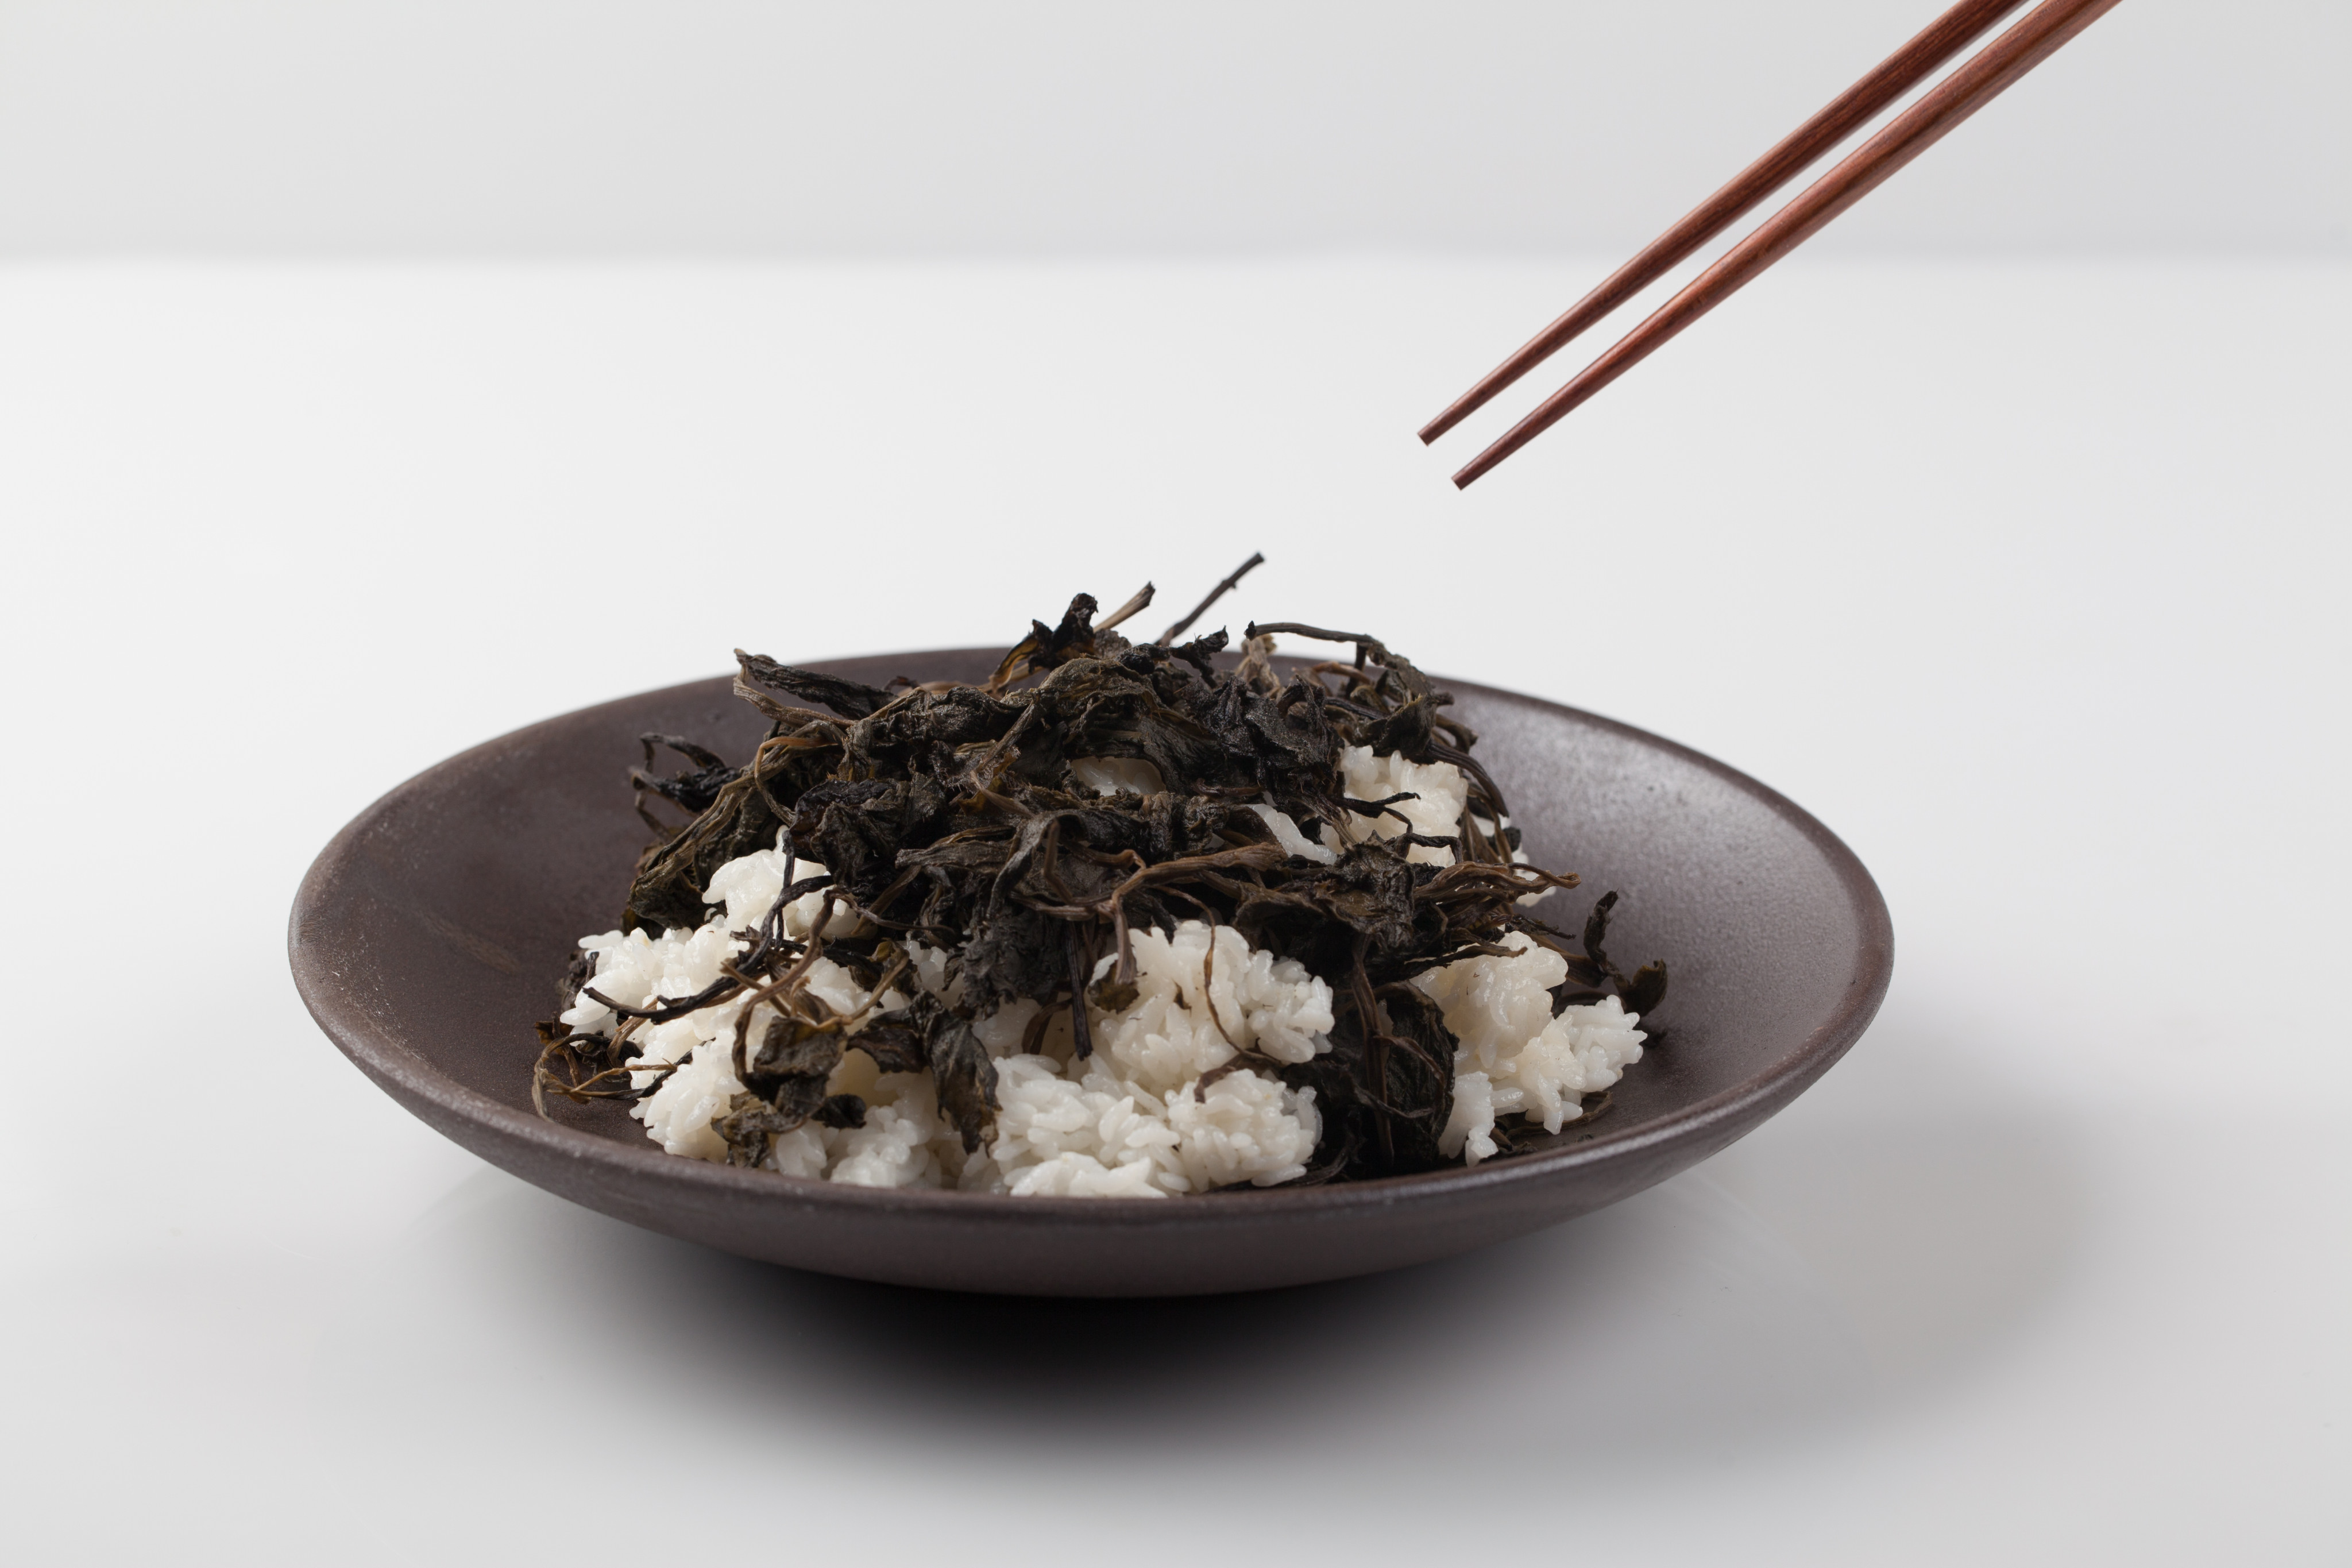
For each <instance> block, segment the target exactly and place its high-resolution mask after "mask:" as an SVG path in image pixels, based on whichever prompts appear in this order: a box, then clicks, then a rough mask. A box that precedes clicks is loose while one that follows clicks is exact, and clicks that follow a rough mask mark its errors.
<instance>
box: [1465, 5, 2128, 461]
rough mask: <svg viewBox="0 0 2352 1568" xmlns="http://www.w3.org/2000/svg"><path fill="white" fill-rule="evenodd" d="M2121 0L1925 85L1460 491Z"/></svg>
mask: <svg viewBox="0 0 2352 1568" xmlns="http://www.w3.org/2000/svg"><path fill="white" fill-rule="evenodd" d="M2121 3H2122V0H2042V5H2039V6H2037V7H2036V8H2035V9H2034V10H2033V11H2032V12H2030V13H2029V14H2028V15H2027V16H2025V18H2024V19H2023V20H2022V21H2021V22H2019V23H2018V24H2017V25H2016V26H2013V27H2011V28H2010V29H2009V30H2008V31H2007V32H2005V33H2003V34H2001V35H2000V37H1997V38H1995V39H1994V40H1993V41H1992V42H1991V43H1990V44H1988V45H1986V46H1985V47H1984V48H1983V49H1982V50H1981V51H1979V53H1978V54H1977V55H1976V57H1975V58H1972V59H1970V60H1969V61H1968V62H1967V63H1966V64H1965V65H1963V66H1961V67H1960V68H1958V70H1955V71H1954V72H1953V73H1952V74H1951V75H1950V76H1948V77H1947V78H1945V79H1944V80H1942V81H1940V82H1938V83H1937V85H1936V86H1935V87H1934V88H1932V89H1929V90H1928V92H1927V94H1926V96H1924V97H1922V98H1921V99H1920V100H1919V101H1918V102H1916V103H1915V104H1913V105H1912V106H1911V107H1910V108H1909V109H1906V110H1904V111H1903V112H1902V113H1901V114H1899V115H1897V116H1895V119H1894V120H1892V121H1889V122H1888V123H1887V125H1886V127H1885V129H1884V130H1882V131H1880V132H1878V133H1877V134H1876V135H1874V136H1873V137H1872V138H1871V139H1870V140H1869V141H1867V142H1864V143H1863V144H1862V145H1861V146H1860V147H1857V148H1855V149H1854V150H1853V153H1849V154H1848V155H1847V156H1846V157H1845V158H1844V159H1843V160H1841V161H1840V162H1839V163H1837V164H1836V165H1835V166H1834V167H1833V168H1832V169H1831V170H1830V171H1829V173H1827V174H1823V175H1822V177H1821V178H1820V179H1818V180H1816V181H1814V182H1813V183H1812V184H1811V185H1808V186H1807V187H1806V188H1805V189H1804V190H1803V191H1801V192H1800V193H1799V194H1798V195H1797V197H1796V199H1795V200H1793V201H1791V202H1790V204H1789V205H1787V206H1785V207H1782V208H1781V209H1780V211H1779V212H1777V213H1775V214H1773V215H1772V216H1770V217H1769V218H1767V219H1766V220H1765V221H1764V223H1763V224H1762V225H1761V226H1759V227H1758V228H1757V230H1756V231H1755V232H1754V233H1753V234H1750V235H1749V236H1748V237H1747V238H1745V239H1743V240H1741V241H1740V242H1739V243H1738V245H1736V246H1734V247H1732V248H1731V249H1730V250H1728V251H1727V252H1726V253H1725V254H1724V256H1723V257H1722V258H1721V259H1720V260H1718V261H1717V262H1716V263H1715V265H1713V266H1712V267H1709V268H1707V269H1706V271H1705V272H1702V273H1701V274H1699V276H1698V277H1697V278H1696V279H1693V280H1692V281H1691V282H1690V284H1689V285H1688V286H1687V287H1685V289H1683V290H1682V292H1681V293H1679V294H1676V295H1675V297H1674V298H1673V299H1671V300H1667V301H1666V302H1665V303H1664V305H1662V306H1660V307H1659V308H1658V309H1657V310H1656V311H1654V313H1652V315H1651V316H1650V317H1649V319H1648V320H1646V321H1643V323H1642V324H1641V325H1640V326H1638V327H1636V328H1634V329H1633V331H1631V332H1629V333H1627V334H1626V335H1625V337H1624V339H1623V340H1622V342H1619V343H1618V344H1617V345H1616V346H1615V347H1614V348H1612V349H1611V350H1609V352H1608V353H1604V354H1602V355H1601V357H1600V358H1599V359H1596V360H1594V361H1593V362H1592V363H1591V364H1590V365H1587V366H1586V367H1585V368H1584V369H1583V371H1581V372H1580V373H1579V374H1578V375H1577V377H1576V379H1575V380H1573V381H1571V382H1570V383H1569V384H1567V385H1566V386H1563V387H1561V388H1560V389H1559V391H1558V392H1555V393H1553V394H1552V395H1550V396H1549V397H1548V398H1546V399H1545V400H1544V401H1543V402H1542V403H1541V404H1540V405H1538V406H1537V408H1536V410H1535V412H1533V413H1532V414H1529V415H1528V416H1527V417H1526V418H1524V419H1522V420H1520V421H1519V422H1518V423H1517V425H1514V426H1511V428H1510V429H1509V430H1507V431H1506V432H1505V433H1504V434H1503V436H1502V437H1501V438H1500V439H1498V440H1497V441H1496V442H1495V444H1494V445H1493V446H1491V447H1487V448H1486V450H1485V451H1483V452H1481V453H1479V454H1478V456H1477V457H1475V458H1472V459H1471V460H1470V462H1469V463H1467V464H1466V465H1465V466H1464V467H1463V468H1462V470H1461V471H1460V472H1459V473H1457V474H1455V475H1454V485H1455V487H1456V488H1465V487H1467V486H1468V485H1469V484H1470V483H1471V482H1472V481H1473V480H1475V479H1477V478H1478V477H1479V476H1480V475H1482V474H1485V473H1486V472H1487V471H1488V470H1490V469H1491V468H1494V467H1495V465H1496V464H1497V463H1499V462H1501V461H1502V460H1503V459H1504V458H1507V457H1509V456H1510V455H1511V454H1512V453H1514V452H1516V451H1517V450H1518V449H1519V448H1520V447H1524V446H1526V445H1527V444H1528V442H1529V441H1532V440H1534V439H1535V438H1536V437H1538V436H1539V435H1541V434H1543V432H1544V431H1546V430H1548V429H1549V428H1551V426H1553V425H1554V424H1556V423H1558V422H1559V419H1560V418H1561V417H1562V416H1565V415H1566V414H1567V413H1568V412H1569V411H1570V409H1573V408H1575V407H1576V406H1577V405H1580V404H1581V403H1583V402H1584V401H1585V400H1586V399H1588V398H1590V397H1591V395H1593V394H1594V393H1596V392H1599V391H1600V390H1601V388H1602V387H1604V386H1606V385H1608V384H1610V383H1611V382H1612V381H1614V380H1616V379H1617V378H1618V377H1619V376H1621V375H1622V374H1625V372H1627V371H1628V370H1631V369H1632V368H1633V366H1634V365H1636V364H1638V363H1641V362H1642V361H1643V360H1644V359H1646V358H1648V357H1649V356H1650V355H1651V354H1652V353H1655V352H1657V350H1658V349H1659V348H1661V347H1663V346H1664V343H1665V342H1666V341H1667V340H1668V339H1670V338H1672V337H1674V336H1675V334H1676V333H1678V332H1680V331H1682V330H1683V329H1684V328H1685V327H1687V326H1689V325H1690V324H1691V323H1692V322H1693V321H1697V320H1698V319H1699V318H1700V317H1701V316H1704V315H1705V314H1706V313H1707V312H1708V311H1709V310H1713V309H1715V307H1716V306H1717V305H1719V304H1721V303H1722V302H1723V301H1724V300H1727V299H1728V298H1730V297H1731V295H1732V294H1734V293H1736V292H1737V291H1738V289H1741V288H1742V287H1744V286H1745V285H1746V284H1747V283H1748V282H1749V281H1750V280H1751V279H1754V278H1755V277H1756V276H1757V274H1759V273H1760V272H1762V271H1763V270H1764V269H1765V268H1768V267H1769V266H1771V265H1772V264H1773V263H1774V262H1776V261H1778V260H1780V258H1782V257H1784V256H1786V255H1788V254H1789V252H1790V251H1791V250H1794V249H1795V248H1796V247H1798V246H1800V245H1802V244H1803V243H1804V242H1805V241H1806V240H1808V239H1810V238H1811V237H1813V236H1814V235H1816V234H1818V233H1820V232H1821V230H1822V228H1823V227H1825V226H1828V224H1829V223H1830V222H1831V221H1832V219H1834V218H1836V217H1837V216H1839V215H1840V214H1841V213H1843V212H1844V211H1845V210H1846V209H1847V208H1848V207H1851V206H1852V205H1854V203H1856V202H1858V201H1860V200H1861V199H1862V198H1863V197H1864V196H1866V195H1869V194H1870V193H1871V192H1872V191H1874V190H1876V189H1877V188H1878V187H1879V186H1880V185H1881V184H1884V183H1885V181H1886V180H1887V179H1889V178H1890V177H1892V176H1893V175H1894V174H1895V172H1896V171H1897V170H1899V169H1901V168H1902V167H1903V166H1904V165H1905V164H1906V163H1910V162H1911V160H1912V159H1914V158H1916V157H1917V156H1918V155H1919V154H1920V153H1924V152H1926V151H1927V149H1928V148H1930V147H1932V146H1934V145H1935V144H1936V143H1937V142H1939V141H1941V140H1943V138H1944V137H1945V136H1947V135H1948V134H1949V133H1950V132H1952V131H1953V130H1954V129H1955V128H1957V127H1958V125H1959V124H1960V123H1961V122H1962V121H1965V120H1967V119H1968V118H1969V116H1970V115H1972V114H1974V113H1975V112H1976V111H1977V110H1979V109H1982V108H1983V107H1984V106H1985V105H1986V104H1988V103H1990V102H1991V101H1992V100H1994V99H1996V98H1998V97H2000V95H2001V94H2002V93H2003V92H2005V91H2007V90H2008V89H2010V88H2011V86H2012V85H2014V84H2015V83H2016V82H2017V80H2018V79H2020V78H2021V77H2023V76H2024V75H2025V74H2026V73H2027V72H2028V71H2031V70H2032V69H2033V68H2034V67H2036V66H2038V65H2040V64H2041V63H2042V61H2043V60H2046V59H2048V58H2050V57H2051V56H2052V55H2053V54H2055V53H2057V52H2058V50H2059V49H2060V48H2062V47H2064V46H2065V45H2066V44H2067V43H2068V42H2069V41H2070V40H2072V39H2073V38H2074V36H2075V35H2076V34H2077V33H2080V32H2081V31H2082V30H2083V29H2084V28H2085V27H2087V26H2090V25H2091V24H2092V23H2094V22H2095V21H2097V20H2098V19H2099V18H2100V17H2101V16H2105V15H2106V14H2107V13H2108V12H2109V11H2111V10H2113V9H2115V7H2116V5H2120V4H2121Z"/></svg>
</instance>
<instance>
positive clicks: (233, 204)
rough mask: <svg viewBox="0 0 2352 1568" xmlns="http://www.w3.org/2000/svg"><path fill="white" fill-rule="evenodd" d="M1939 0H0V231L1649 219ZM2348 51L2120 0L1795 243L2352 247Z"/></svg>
mask: <svg viewBox="0 0 2352 1568" xmlns="http://www.w3.org/2000/svg"><path fill="white" fill-rule="evenodd" d="M1936 9H1937V7H1936V6H1934V5H1932V4H1929V3H1927V0H1806V3H1805V4H1803V5H1758V4H1755V3H1754V0H1643V3H1641V4H1635V5H1629V4H1607V3H1601V0H1453V3H1450V4H1447V5H1428V4H1404V3H1401V0H1352V3H1349V0H1322V3H1302V0H1189V3H1186V4H1181V5H1180V4H1167V3H1158V4H1119V5H1102V4H1088V3H1087V0H987V3H984V4H973V3H970V0H877V3H874V4H865V5H804V4H803V5H774V4H753V3H748V0H665V3H662V4H653V3H650V0H629V3H615V0H340V3H334V4H323V5H322V4H316V3H313V0H207V3H205V4H201V5H197V4H187V3H184V0H145V3H138V0H5V4H0V250H5V249H17V250H30V251H36V252H44V251H49V252H53V251H60V250H62V251H68V252H84V251H88V250H91V249H124V248H128V249H135V250H155V249H170V250H181V251H184V250H200V251H206V252H213V253H229V254H250V253H254V252H256V251H262V252H287V251H291V252H301V253H312V254H315V253H328V254H339V255H349V254H383V253H394V254H415V253H418V252H425V253H464V254H482V253H511V252H529V253H538V254H548V253H553V254H572V253H577V252H581V251H590V252H597V253H611V252H621V253H645V252H656V253H665V254H679V253H685V254H712V253H724V254H730V255H773V254H789V255H839V254H850V255H861V256H864V255H874V254H907V253H918V254H927V255H939V254H948V255H962V254H970V253H971V252H974V251H982V252H988V253H993V254H1005V253H1010V254H1020V255H1028V254H1037V253H1041V252H1042V253H1049V254H1069V253H1086V254H1097V253H1102V252H1112V253H1126V254H1133V253H1150V254H1166V253H1178V254H1198V253H1202V252H1204V251H1205V252H1212V253H1217V252H1234V251H1245V252H1263V251H1266V250H1274V249H1297V248H1299V247H1365V246H1373V247H1385V248H1396V247H1403V248H1410V249H1414V250H1439V251H1448V252H1470V253H1481V252H1486V251H1492V250H1495V249H1497V248H1505V249H1510V250H1515V251H1526V250H1538V251H1559V250H1562V249H1569V250H1579V251H1581V250H1609V251H1622V252H1627V253H1630V252H1631V250H1632V249H1633V247H1635V246H1637V245H1639V244H1640V243H1641V242H1642V241H1643V240H1645V239H1647V238H1649V237H1651V236H1652V235H1654V234H1655V233H1657V232H1658V231H1659V230H1660V229H1662V228H1664V226H1666V224H1667V223H1668V222H1670V221H1671V220H1672V219H1673V218H1674V217H1675V216H1676V215H1677V214H1679V213H1681V212H1682V211H1684V210H1685V208H1686V207H1688V206H1689V205H1692V204H1693V203H1695V202H1696V201H1697V200H1698V199H1699V197H1701V196H1702V195H1706V193H1707V192H1709V191H1711V190H1713V189H1714V188H1715V187H1716V186H1717V184H1720V183H1721V182H1723V181H1724V180H1726V179H1727V178H1728V177H1729V176H1730V175H1731V174H1732V173H1733V172H1734V171H1736V170H1738V169H1739V168H1741V167H1743V166H1745V165H1746V164H1747V163H1748V160H1750V159H1751V158H1753V157H1755V156H1756V155H1757V154H1758V153H1761V152H1762V151H1763V150H1764V149H1765V148H1766V147H1767V146H1769V144H1770V143H1771V142H1773V141H1774V140H1776V139H1777V138H1779V137H1780V135H1781V134H1782V133H1783V132H1787V131H1788V130H1789V129H1790V127H1792V126H1794V125H1795V124H1796V123H1797V122H1798V121H1800V120H1801V119H1803V118H1804V117H1805V116H1806V115H1807V114H1809V113H1811V111H1812V110H1814V109H1816V108H1818V107H1819V106H1820V105H1821V104H1822V103H1823V102H1824V101H1826V100H1828V99H1829V98H1830V97H1831V96H1832V94H1833V93H1835V92H1836V91H1837V90H1838V89H1841V88H1843V86H1845V85H1846V83H1848V82H1850V81H1852V80H1853V79H1854V78H1855V77H1857V76H1859V75H1860V74H1861V73H1862V71H1863V70H1864V68H1866V67H1867V66H1869V65H1870V64H1872V63H1874V62H1875V61H1876V60H1878V59H1879V58H1882V57H1884V56H1885V55H1886V54H1887V53H1889V52H1891V51H1892V50H1893V49H1894V48H1895V46H1896V45H1897V44H1899V43H1900V42H1902V40H1903V39H1905V38H1906V37H1909V36H1910V35H1911V34H1912V33H1913V32H1914V31H1916V29H1917V28H1918V27H1919V26H1921V25H1922V24H1923V23H1925V22H1926V20H1927V18H1928V16H1931V15H1932V14H1933V13H1934V11H1935V10H1936ZM2347 58H2352V7H2347V6H2346V5H2343V4H2342V3H2341V0H2232V3H2231V4H2230V5H2210V4H2199V3H2198V0H2130V3H2129V4H2127V5H2122V6H2119V7H2118V8H2117V9H2116V11H2115V12H2114V13H2113V14H2111V15H2110V16H2106V17H2105V18H2103V19H2102V20H2101V21H2100V22H2098V23H2097V24H2096V26H2095V34H2094V35H2093V36H2092V37H2089V38H2088V39H2087V40H2086V41H2085V42H2084V44H2083V45H2082V47H2072V46H2070V47H2068V48H2066V49H2065V50H2063V51H2062V52H2061V53H2060V54H2059V55H2058V56H2057V57H2056V58H2054V59H2053V60H2052V61H2050V62H2049V63H2048V64H2046V65H2044V66H2043V67H2042V68H2040V69H2039V70H2037V71H2036V72H2035V73H2034V74H2033V75H2032V77H2031V78H2030V79H2027V80H2026V81H2025V82H2024V83H2022V84H2021V85H2020V86H2018V87H2016V88H2014V89H2011V91H2010V92H2009V94H2008V95H2006V97H2004V99H2003V100H2001V103H2000V107H1999V108H1998V109H1997V110H1993V111H1990V112H1988V113H1986V114H1983V115H1980V116H1979V118H1978V119H1977V120H1975V121H1972V122H1971V123H1970V124H1969V126H1968V127H1967V130H1966V133H1965V134H1963V135H1959V136H1956V137H1954V138H1953V139H1952V140H1951V141H1949V142H1947V143H1945V144H1944V145H1943V146H1941V147H1939V148H1937V150H1936V151H1935V152H1934V153H1931V154H1929V155H1928V156H1927V158H1925V159H1923V160H1922V161H1921V162H1920V163H1918V164H1916V165H1915V166H1914V167H1913V168H1911V169H1910V170H1908V171H1906V173H1905V174H1903V176H1902V178H1901V179H1900V180H1898V181H1895V182H1894V183H1893V184H1890V185H1889V186H1888V187H1887V188H1885V190H1882V191H1880V192H1878V193H1877V194H1875V195H1873V196H1872V197H1871V198H1870V200H1869V202H1868V203H1866V204H1865V205H1864V206H1862V207H1861V208H1860V209H1858V210H1857V211H1855V212H1854V213H1853V215H1851V216H1848V217H1846V218H1845V219H1843V220H1842V221H1841V222H1840V223H1839V224H1838V226H1836V227H1835V228H1834V229H1833V230H1832V232H1831V233H1829V234H1827V235H1824V236H1823V237H1822V238H1821V239H1820V240H1818V241H1816V242H1814V243H1815V244H1816V245H1817V246H1819V247H1822V248H1823V249H1826V250H1830V251H1839V250H1848V249H1864V250H1877V251H1884V250H1889V249H1904V250H1921V249H1927V250H1936V251H1949V250H1954V249H1965V250H1971V251H1984V250H2016V249H2020V248H2026V249H2032V250H2042V251H2046V250H2050V249H2065V250H2076V251H2079V250H2102V251H2110V250H2115V249H2118V248H2131V249H2145V248H2148V247H2165V248H2171V249H2179V248H2194V249H2199V250H2208V251H2210V250H2228V251H2243V250H2248V249H2257V250H2276V249H2292V250H2296V251H2305V252H2308V251H2313V250H2326V251H2331V252H2334V253H2336V254H2341V252H2342V251H2343V249H2344V247H2346V246H2347V244H2352V102H2348V101H2347V94H2346V93H2345V92H2344V90H2343V84H2342V75H2341V73H2342V70H2343V66H2344V62H2345V60H2346V59H2347ZM1529 330H1530V331H1532V326H1531V327H1530V328H1529Z"/></svg>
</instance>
